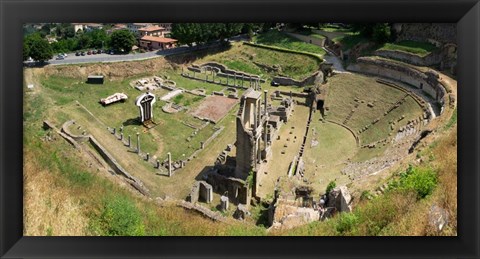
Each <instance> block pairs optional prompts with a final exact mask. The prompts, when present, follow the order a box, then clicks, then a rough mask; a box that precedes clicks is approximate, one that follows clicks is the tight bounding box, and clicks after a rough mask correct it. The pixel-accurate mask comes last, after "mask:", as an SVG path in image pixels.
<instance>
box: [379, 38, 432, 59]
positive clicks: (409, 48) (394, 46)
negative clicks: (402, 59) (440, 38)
mask: <svg viewBox="0 0 480 259" xmlns="http://www.w3.org/2000/svg"><path fill="white" fill-rule="evenodd" d="M436 49H437V47H436V46H435V45H433V44H430V43H428V42H418V41H410V40H404V41H400V42H396V43H385V44H384V45H383V46H381V47H380V48H379V50H398V51H403V52H407V53H411V54H415V55H418V56H420V57H424V56H427V55H428V54H430V53H431V52H433V51H435V50H436Z"/></svg>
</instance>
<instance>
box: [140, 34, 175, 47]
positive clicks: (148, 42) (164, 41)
mask: <svg viewBox="0 0 480 259" xmlns="http://www.w3.org/2000/svg"><path fill="white" fill-rule="evenodd" d="M139 41H140V47H141V48H143V49H146V50H155V49H171V48H174V47H175V46H176V44H177V40H176V39H170V38H165V37H154V36H143V37H141V38H140V40H139Z"/></svg>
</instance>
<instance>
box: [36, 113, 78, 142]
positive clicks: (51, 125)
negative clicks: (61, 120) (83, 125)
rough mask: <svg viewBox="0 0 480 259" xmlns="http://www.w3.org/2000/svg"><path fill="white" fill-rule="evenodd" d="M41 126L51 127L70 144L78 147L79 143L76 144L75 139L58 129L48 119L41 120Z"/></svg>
mask: <svg viewBox="0 0 480 259" xmlns="http://www.w3.org/2000/svg"><path fill="white" fill-rule="evenodd" d="M43 127H44V128H45V129H53V130H54V131H55V132H57V133H58V134H59V135H60V136H62V137H63V138H64V139H65V140H66V141H67V142H68V143H70V144H72V145H73V146H74V147H75V148H80V144H78V142H77V141H75V140H74V139H73V138H72V137H70V136H69V135H67V134H66V133H64V132H62V131H61V130H59V129H58V128H57V127H55V125H53V123H51V122H50V121H48V120H45V121H43Z"/></svg>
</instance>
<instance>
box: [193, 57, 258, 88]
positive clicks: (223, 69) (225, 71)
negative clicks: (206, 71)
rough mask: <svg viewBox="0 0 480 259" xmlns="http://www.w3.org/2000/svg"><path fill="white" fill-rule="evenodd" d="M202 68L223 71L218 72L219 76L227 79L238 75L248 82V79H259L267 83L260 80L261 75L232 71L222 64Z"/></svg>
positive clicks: (211, 64)
mask: <svg viewBox="0 0 480 259" xmlns="http://www.w3.org/2000/svg"><path fill="white" fill-rule="evenodd" d="M200 67H214V68H217V69H219V70H220V71H221V72H220V73H218V72H217V75H218V76H224V77H227V76H228V75H230V76H234V75H236V76H237V77H238V78H242V79H244V80H248V79H250V78H252V79H258V80H260V82H262V83H265V82H266V81H265V79H262V78H260V76H259V75H254V74H248V73H245V72H242V71H237V70H233V69H230V68H228V67H227V66H225V65H223V64H220V63H217V62H207V63H203V64H202V65H201V66H200Z"/></svg>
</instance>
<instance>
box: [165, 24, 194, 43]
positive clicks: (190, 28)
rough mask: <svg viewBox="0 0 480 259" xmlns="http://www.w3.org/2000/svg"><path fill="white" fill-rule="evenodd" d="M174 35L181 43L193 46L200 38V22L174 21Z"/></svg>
mask: <svg viewBox="0 0 480 259" xmlns="http://www.w3.org/2000/svg"><path fill="white" fill-rule="evenodd" d="M171 34H172V37H173V38H175V39H177V40H178V41H179V42H180V43H181V44H188V45H189V46H192V45H193V43H194V42H197V41H198V40H199V38H200V36H199V34H200V24H198V23H174V24H173V25H172V32H171Z"/></svg>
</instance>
